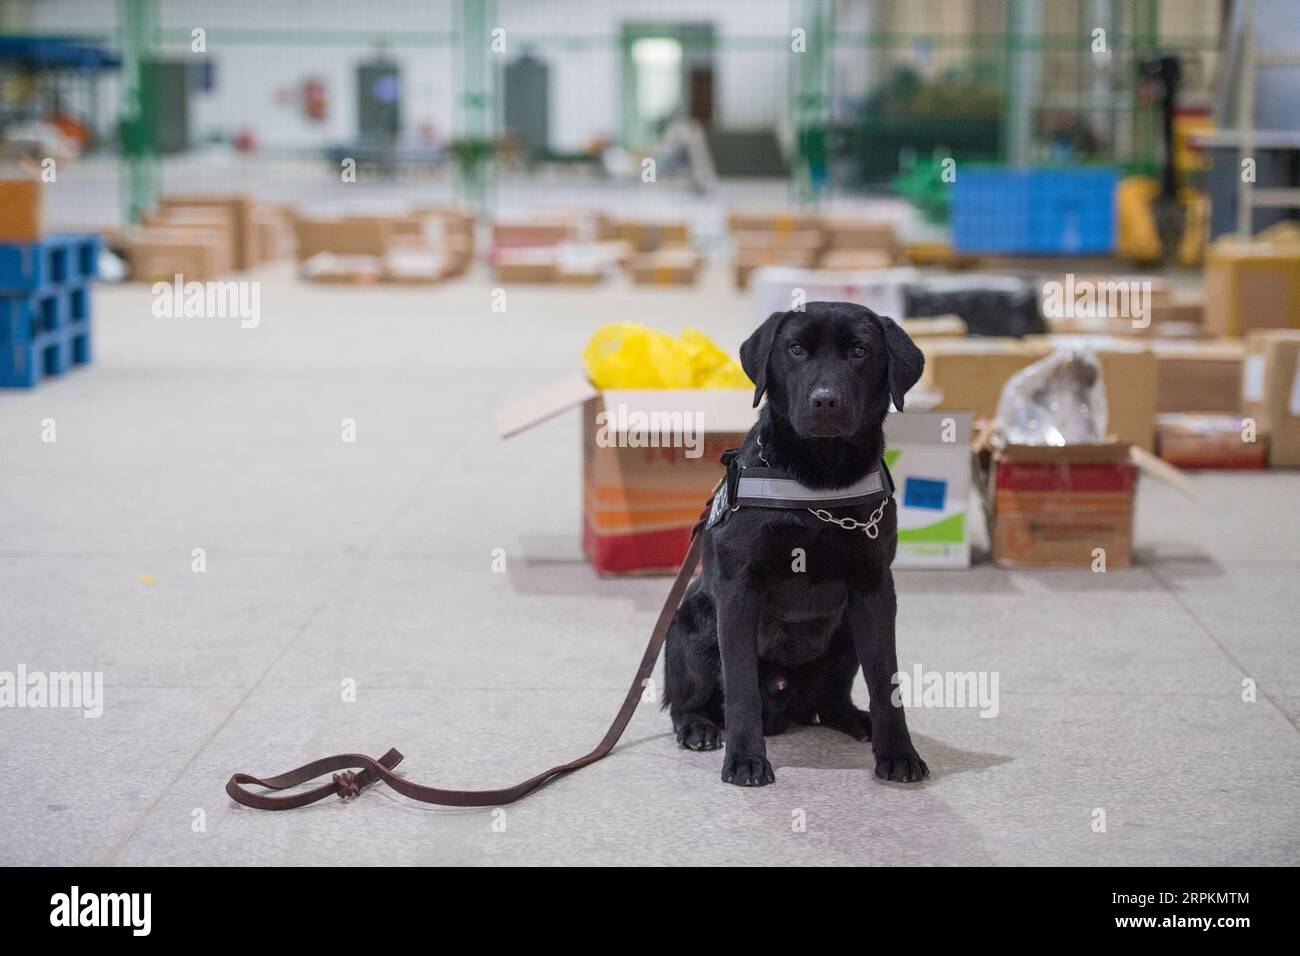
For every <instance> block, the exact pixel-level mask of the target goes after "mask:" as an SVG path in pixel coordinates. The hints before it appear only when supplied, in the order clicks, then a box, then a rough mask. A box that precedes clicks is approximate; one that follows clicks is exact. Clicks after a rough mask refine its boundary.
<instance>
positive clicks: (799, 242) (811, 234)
mask: <svg viewBox="0 0 1300 956" xmlns="http://www.w3.org/2000/svg"><path fill="white" fill-rule="evenodd" d="M731 244H732V246H733V247H735V249H736V252H737V253H740V252H749V251H754V252H758V251H775V252H786V251H797V252H801V253H811V254H816V253H818V252H821V250H822V247H823V245H824V243H823V241H822V234H821V232H820V231H805V232H768V231H758V230H749V231H746V232H733V233H732V234H731Z"/></svg>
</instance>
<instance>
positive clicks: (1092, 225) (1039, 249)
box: [952, 167, 1119, 255]
mask: <svg viewBox="0 0 1300 956" xmlns="http://www.w3.org/2000/svg"><path fill="white" fill-rule="evenodd" d="M1118 184H1119V172H1118V171H1117V170H1115V169H1111V168H1109V167H1088V168H1077V169H980V168H977V169H965V170H961V171H960V172H959V173H958V175H957V180H956V182H954V183H953V191H952V241H953V248H954V249H956V250H958V251H960V252H996V253H1006V254H1019V255H1104V254H1106V253H1110V252H1113V251H1114V249H1115V228H1116V217H1115V189H1116V187H1117V186H1118Z"/></svg>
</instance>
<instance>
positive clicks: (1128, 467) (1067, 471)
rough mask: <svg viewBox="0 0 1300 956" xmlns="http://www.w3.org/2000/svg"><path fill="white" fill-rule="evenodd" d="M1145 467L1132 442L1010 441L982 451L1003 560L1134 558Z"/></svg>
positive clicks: (995, 541)
mask: <svg viewBox="0 0 1300 956" xmlns="http://www.w3.org/2000/svg"><path fill="white" fill-rule="evenodd" d="M1137 473H1138V470H1137V466H1136V465H1135V464H1134V463H1133V461H1132V457H1131V450H1130V447H1129V445H1128V444H1127V443H1126V442H1111V443H1108V444H1103V445H1067V446H1065V447H1053V446H1047V445H1010V446H1006V447H1004V448H1000V449H996V450H986V451H984V452H982V454H981V469H980V483H981V491H982V498H983V501H984V508H985V512H986V514H987V516H988V521H989V542H990V544H991V547H992V557H993V561H994V562H995V563H996V564H1000V565H1004V566H1009V567H1018V566H1027V567H1092V566H1094V562H1096V561H1097V560H1098V553H1097V549H1098V548H1100V549H1102V550H1103V551H1104V553H1105V567H1106V569H1107V570H1110V569H1113V568H1123V567H1128V566H1129V565H1130V564H1132V563H1133V503H1134V496H1135V493H1136V489H1137Z"/></svg>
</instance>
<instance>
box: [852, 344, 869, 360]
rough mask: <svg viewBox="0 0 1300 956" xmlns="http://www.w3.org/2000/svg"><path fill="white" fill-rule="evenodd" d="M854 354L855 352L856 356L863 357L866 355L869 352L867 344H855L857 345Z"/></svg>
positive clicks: (854, 347) (854, 355)
mask: <svg viewBox="0 0 1300 956" xmlns="http://www.w3.org/2000/svg"><path fill="white" fill-rule="evenodd" d="M852 354H853V357H854V358H862V357H863V356H864V355H866V354H867V349H866V346H864V345H855V346H853V353H852Z"/></svg>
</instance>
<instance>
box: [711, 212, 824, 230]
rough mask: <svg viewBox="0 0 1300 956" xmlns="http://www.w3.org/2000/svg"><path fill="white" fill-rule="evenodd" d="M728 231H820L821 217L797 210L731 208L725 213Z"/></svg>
mask: <svg viewBox="0 0 1300 956" xmlns="http://www.w3.org/2000/svg"><path fill="white" fill-rule="evenodd" d="M727 231H728V232H774V233H782V234H787V235H788V234H790V233H795V232H813V233H817V234H818V235H820V234H821V232H822V217H821V216H819V215H816V214H815V213H808V212H801V211H798V210H781V209H768V210H761V209H760V210H734V209H733V210H732V211H731V212H729V213H728V214H727Z"/></svg>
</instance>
